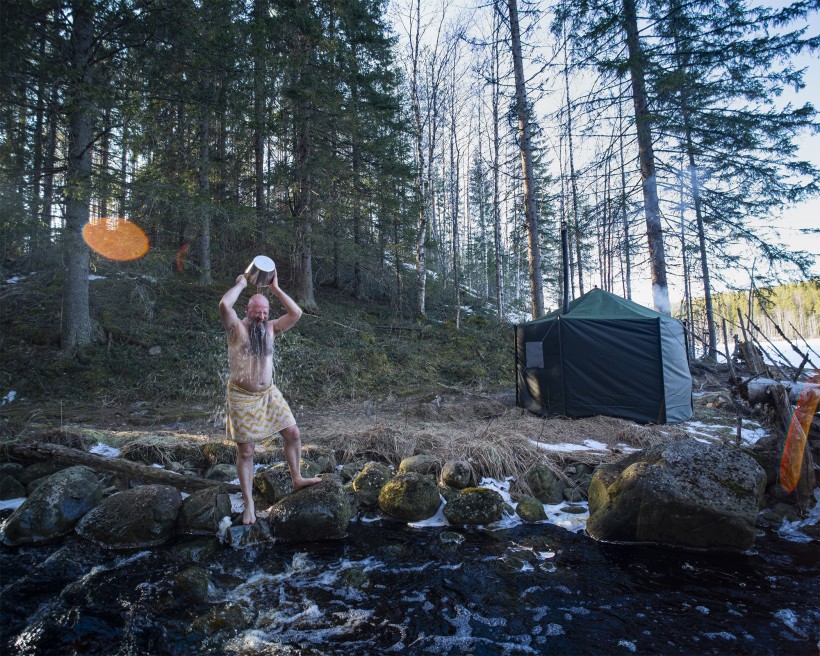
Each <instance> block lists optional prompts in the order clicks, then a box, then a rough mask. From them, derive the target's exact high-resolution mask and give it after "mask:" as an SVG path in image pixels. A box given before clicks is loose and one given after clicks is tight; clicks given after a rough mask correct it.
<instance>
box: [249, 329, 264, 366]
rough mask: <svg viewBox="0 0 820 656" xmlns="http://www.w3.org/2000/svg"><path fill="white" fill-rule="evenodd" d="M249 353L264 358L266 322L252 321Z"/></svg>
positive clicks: (260, 358)
mask: <svg viewBox="0 0 820 656" xmlns="http://www.w3.org/2000/svg"><path fill="white" fill-rule="evenodd" d="M249 338H250V344H249V349H250V352H251V355H253V356H254V357H256V358H258V359H259V360H264V359H265V358H266V357H267V355H268V322H267V321H253V322H252V323H251V330H250V334H249Z"/></svg>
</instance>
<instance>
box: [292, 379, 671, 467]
mask: <svg viewBox="0 0 820 656" xmlns="http://www.w3.org/2000/svg"><path fill="white" fill-rule="evenodd" d="M302 433H303V436H305V439H308V440H309V441H310V442H314V443H317V444H321V445H322V446H326V447H329V448H332V449H333V450H334V451H335V452H336V454H337V459H338V460H339V461H340V462H342V463H345V462H350V461H352V460H355V459H358V458H367V459H373V460H379V461H382V462H387V463H390V464H391V465H393V466H398V464H399V463H400V462H401V461H402V460H403V459H404V458H406V457H409V456H412V455H417V454H420V453H426V454H430V455H433V456H435V457H437V458H439V459H440V460H441V461H442V462H444V461H447V460H467V461H469V462H470V463H471V465H472V466H473V469H474V471H475V472H476V474H478V476H488V477H492V478H496V479H504V478H506V477H508V476H513V477H515V478H516V479H517V480H518V481H519V482H520V481H521V480H522V479H523V478H524V476H523V475H524V474H525V473H526V472H527V470H529V469H530V468H531V467H532V466H533V465H534V464H536V463H543V464H546V465H547V466H549V467H551V468H552V469H553V470H555V471H556V472H560V471H561V469H562V468H563V467H564V466H565V465H567V464H569V463H570V462H583V463H587V464H591V465H598V464H600V463H602V462H608V461H611V460H617V459H618V458H620V457H622V451H621V450H620V449H619V448H618V446H617V445H626V446H628V447H633V448H643V447H646V446H649V445H652V444H657V443H660V442H664V441H670V440H675V439H681V438H683V437H685V436H686V435H687V433H686V431H684V430H683V429H681V428H676V427H674V426H646V425H639V424H635V423H633V422H630V421H626V420H623V419H615V418H612V417H590V418H586V419H560V418H543V417H537V416H535V415H533V414H531V413H529V412H527V411H525V410H522V409H520V408H516V407H510V405H509V404H505V403H501V402H499V401H498V400H495V399H492V398H488V397H481V396H475V395H465V396H453V397H448V398H442V397H441V396H436V397H434V398H433V399H432V400H423V401H420V402H411V403H409V404H407V403H404V404H401V403H393V404H390V405H384V406H381V407H378V408H372V407H367V408H360V409H358V410H357V409H352V408H350V407H347V408H345V409H344V410H343V411H338V410H337V411H330V412H328V413H326V414H324V415H321V416H315V417H309V418H307V419H306V420H304V421H303V422H302ZM587 439H590V440H595V441H596V442H601V443H603V444H606V445H607V446H608V447H610V450H609V451H592V450H586V451H574V452H569V453H567V452H560V451H550V450H547V449H545V448H543V445H549V444H561V443H569V444H581V443H582V442H583V441H584V440H587Z"/></svg>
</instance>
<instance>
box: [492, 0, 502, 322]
mask: <svg viewBox="0 0 820 656" xmlns="http://www.w3.org/2000/svg"><path fill="white" fill-rule="evenodd" d="M499 13H500V11H498V12H495V18H494V30H493V35H494V37H493V47H492V50H493V90H492V102H493V244H494V246H495V248H494V251H495V253H494V255H495V308H496V315H497V317H498V323H503V321H504V278H503V275H502V274H503V271H502V266H503V261H504V256H503V253H502V250H501V193H500V191H499V184H500V178H501V168H500V167H501V136H500V135H499V133H498V122H499V120H500V116H499V113H500V111H499V105H500V102H501V99H500V96H501V80H500V75H501V52H500V49H499V47H498V45H499V41H500V39H501V19H500V16H499V15H498V14H499Z"/></svg>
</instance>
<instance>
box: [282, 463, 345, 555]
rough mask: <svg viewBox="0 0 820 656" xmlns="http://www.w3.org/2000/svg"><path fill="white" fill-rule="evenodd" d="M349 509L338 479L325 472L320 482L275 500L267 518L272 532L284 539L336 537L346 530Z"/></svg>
mask: <svg viewBox="0 0 820 656" xmlns="http://www.w3.org/2000/svg"><path fill="white" fill-rule="evenodd" d="M352 516H353V509H352V508H351V506H350V502H349V501H348V499H347V494H346V493H345V491H344V489H343V488H342V482H341V480H340V479H339V478H338V477H336V476H333V475H328V474H325V475H324V476H323V477H322V482H321V483H317V484H316V485H311V486H309V487H305V488H302V489H301V490H297V491H296V492H294V493H293V494H290V495H288V496H287V497H285V498H284V499H282V500H280V501H278V502H276V503H275V504H274V505H273V506H272V507H271V509H270V516H269V517H268V521H269V522H270V525H271V530H272V531H273V535H274V536H275V537H276V538H277V539H282V540H286V541H288V542H316V541H321V540H336V539H338V538H340V537H342V536H343V535H344V533H345V531H347V525H348V524H349V523H350V519H351V517H352Z"/></svg>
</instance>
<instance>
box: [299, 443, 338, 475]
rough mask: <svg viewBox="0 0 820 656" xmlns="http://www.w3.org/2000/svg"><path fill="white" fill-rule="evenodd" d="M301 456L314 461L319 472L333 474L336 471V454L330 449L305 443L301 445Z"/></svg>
mask: <svg viewBox="0 0 820 656" xmlns="http://www.w3.org/2000/svg"><path fill="white" fill-rule="evenodd" d="M302 458H304V459H305V460H308V461H310V462H312V463H315V464H316V467H317V469H318V472H319V473H320V474H333V473H334V472H335V471H336V455H335V454H334V453H333V450H332V449H328V448H326V447H323V446H317V445H316V444H305V445H303V446H302Z"/></svg>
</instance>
